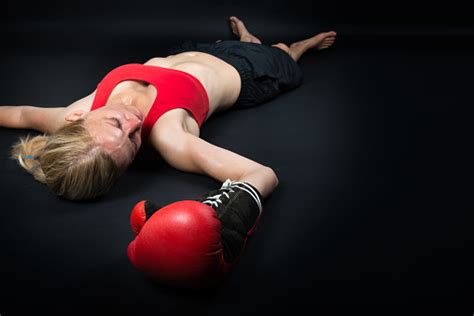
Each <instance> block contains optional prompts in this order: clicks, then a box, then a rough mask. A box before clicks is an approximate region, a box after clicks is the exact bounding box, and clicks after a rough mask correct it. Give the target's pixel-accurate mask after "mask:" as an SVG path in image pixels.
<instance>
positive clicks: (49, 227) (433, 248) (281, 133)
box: [0, 20, 474, 315]
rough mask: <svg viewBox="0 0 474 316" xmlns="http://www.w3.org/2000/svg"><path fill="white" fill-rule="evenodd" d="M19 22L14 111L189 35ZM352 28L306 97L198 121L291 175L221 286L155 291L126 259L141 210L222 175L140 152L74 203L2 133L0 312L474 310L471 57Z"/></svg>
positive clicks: (308, 70)
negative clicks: (106, 34) (330, 307)
mask: <svg viewBox="0 0 474 316" xmlns="http://www.w3.org/2000/svg"><path fill="white" fill-rule="evenodd" d="M221 23H225V22H223V21H220V20H219V21H217V20H212V21H211V22H209V25H208V27H209V29H214V28H216V29H217V28H220V27H222V26H221V25H222V24H221ZM261 27H262V29H263V26H261ZM19 30H20V31H18V32H19V34H20V37H19V39H18V37H13V35H11V34H12V33H11V32H10V33H9V34H10V35H11V36H12V37H11V38H10V39H9V40H10V43H11V44H12V45H11V46H10V47H9V48H8V49H5V50H3V52H2V53H1V58H2V59H1V63H0V74H1V75H0V80H1V81H0V82H1V86H0V92H1V98H0V103H1V104H2V105H7V104H32V105H39V106H45V107H53V106H64V105H68V104H69V103H70V102H72V101H74V100H76V99H78V98H80V97H82V96H84V95H86V94H88V93H89V92H90V91H92V90H93V89H94V88H95V85H96V84H97V82H98V81H99V80H100V78H101V77H102V76H103V75H104V74H105V73H106V72H107V71H108V70H110V69H112V68H113V67H114V66H117V65H119V64H122V63H126V62H144V61H146V60H147V59H148V58H151V57H154V56H162V55H163V54H165V52H166V48H167V47H168V46H171V45H173V44H175V43H176V42H178V41H180V40H184V39H185V37H182V38H180V37H178V36H177V37H175V38H171V37H163V38H162V39H160V33H159V32H156V34H154V35H153V34H149V33H147V34H145V35H143V36H142V37H134V40H133V41H130V42H128V43H124V40H125V39H126V38H127V34H126V33H125V34H121V35H120V36H117V37H115V38H113V37H111V38H110V39H109V41H108V42H107V45H105V44H103V42H100V41H99V40H97V42H92V43H91V42H86V38H85V37H86V36H81V34H83V33H80V32H78V31H76V32H71V33H67V32H65V33H62V32H61V31H60V30H56V29H55V30H54V31H53V30H50V31H51V32H54V34H55V35H54V37H53V36H52V35H51V33H49V31H48V29H47V27H44V28H43V29H41V30H42V31H41V30H40V31H36V33H35V31H31V33H28V32H26V31H21V29H20V28H19ZM45 30H46V31H45ZM265 30H267V31H268V29H265ZM324 30H325V29H324ZM316 31H317V32H319V31H323V29H318V30H316ZM336 31H338V29H337V28H336ZM268 32H269V33H271V32H270V31H268ZM38 34H42V35H43V36H44V38H43V39H40V38H38V37H37V35H38ZM225 34H226V35H227V33H225ZM152 35H153V36H156V37H157V40H159V43H157V44H156V45H148V44H149V43H150V38H151V37H152ZM215 35H216V36H215V37H222V33H217V34H215ZM270 35H271V34H270ZM273 35H275V34H273ZM305 35H307V34H305ZM345 35H346V34H345V33H344V32H343V31H342V32H341V33H340V37H339V38H338V40H337V42H336V44H335V45H334V47H332V48H331V49H329V50H326V51H322V52H311V53H308V54H307V55H305V56H304V57H303V58H302V60H301V61H300V65H301V67H302V70H303V73H304V83H303V85H302V86H301V87H300V88H299V89H297V90H294V91H291V92H289V93H287V94H285V95H282V96H280V97H279V98H278V99H275V100H273V101H271V102H269V103H267V104H264V105H261V106H260V107H257V108H253V109H248V110H241V111H234V110H230V111H227V112H223V113H220V114H219V115H216V116H214V117H211V119H210V120H209V121H207V122H206V123H205V124H204V126H203V128H202V130H201V137H202V138H203V139H205V140H207V141H209V142H211V143H213V144H215V145H218V146H221V147H224V148H226V149H229V150H232V151H235V152H237V153H239V154H241V155H244V156H246V157H248V158H250V159H253V160H255V161H258V162H260V163H262V164H265V165H268V166H270V167H272V168H273V169H274V170H275V171H276V173H277V175H278V176H279V180H280V186H279V187H278V188H277V189H276V190H275V191H274V193H273V194H272V196H271V197H270V198H269V199H268V200H266V201H265V203H264V215H263V218H262V221H261V224H260V226H259V228H258V230H257V231H256V233H255V234H254V235H253V237H252V240H251V243H250V244H249V246H248V248H247V251H246V253H245V255H244V256H243V258H242V259H241V261H240V263H239V264H238V265H237V266H235V269H234V271H233V273H232V275H231V276H230V277H229V279H228V281H227V282H226V283H225V284H224V285H223V286H222V287H221V288H219V289H217V290H215V291H202V292H189V291H180V290H174V289H170V288H165V287H162V286H160V285H159V284H155V283H153V282H151V281H150V280H149V279H147V278H146V277H144V276H143V275H142V274H140V272H138V271H137V270H135V269H134V268H133V267H132V265H131V264H130V263H129V261H128V259H127V255H126V249H127V245H128V243H129V242H130V241H131V240H132V238H133V235H132V231H131V229H130V226H129V215H130V210H131V208H132V207H133V205H134V204H135V203H136V202H138V201H140V200H142V199H152V200H154V201H155V202H157V203H160V204H163V205H164V204H168V203H171V202H174V201H177V200H182V199H188V198H192V197H195V196H197V195H199V194H201V193H204V192H206V191H209V190H211V189H215V188H217V187H219V186H220V184H219V183H217V182H216V181H214V180H212V179H210V178H207V177H204V176H200V175H195V174H188V173H183V172H179V171H177V170H175V169H173V168H172V167H170V166H168V165H167V164H166V163H165V162H163V161H162V160H160V159H159V157H156V159H150V157H149V156H147V157H145V156H141V157H140V158H139V159H138V160H137V161H135V163H134V164H133V165H132V166H131V168H130V169H129V170H128V171H127V173H126V175H125V176H124V177H123V178H122V179H121V180H120V182H119V183H118V184H117V185H116V186H115V187H114V188H113V190H112V192H111V193H110V194H109V195H107V196H106V197H105V198H103V199H101V200H99V201H95V202H93V203H73V202H68V201H64V200H61V199H58V198H56V197H55V196H53V195H52V194H51V193H50V192H49V191H48V189H47V188H46V187H45V186H43V185H41V184H39V183H37V182H35V181H34V180H33V179H32V177H31V176H30V175H29V174H27V173H26V172H24V171H22V170H21V169H20V168H19V167H18V166H17V165H16V163H15V161H13V160H10V159H9V148H10V146H11V145H12V144H13V143H14V142H15V141H16V140H17V139H18V137H19V136H24V135H26V134H27V133H28V131H24V130H7V129H4V128H1V129H0V157H1V164H0V175H1V183H0V200H1V201H2V202H1V203H2V207H1V212H0V240H1V245H2V251H1V270H0V280H1V281H0V283H1V287H2V292H3V294H2V298H1V301H0V302H1V304H0V313H1V314H2V315H14V314H19V313H20V312H21V311H24V310H26V308H27V306H28V308H32V310H34V311H42V312H46V313H53V312H58V313H64V314H68V313H73V312H75V311H78V310H81V309H82V308H84V310H85V311H86V312H87V313H88V314H92V313H94V312H95V311H98V310H99V308H104V310H105V311H114V312H120V311H125V312H127V311H128V312H130V313H131V312H136V313H138V312H139V311H142V310H143V309H147V310H154V311H156V312H175V311H185V310H186V311H188V310H189V311H202V312H204V313H206V314H207V315H228V314H231V315H233V314H235V315H237V314H238V315H242V314H247V313H248V312H249V311H257V312H262V313H264V312H267V311H269V310H272V311H282V310H293V311H294V310H298V309H300V308H301V309H304V308H307V307H310V308H313V307H317V306H319V305H324V304H335V305H336V306H337V305H341V304H342V305H367V306H368V305H372V304H391V305H392V304H405V303H415V304H427V305H428V306H435V305H436V304H441V303H446V304H448V303H452V304H453V306H457V307H459V306H464V305H465V304H466V303H467V302H468V298H469V297H471V298H472V285H473V283H472V281H473V280H472V272H471V271H472V260H471V259H470V253H472V246H473V243H472V242H473V233H472V221H469V219H470V215H469V214H468V213H469V212H470V211H472V201H471V197H472V158H471V157H472V152H473V149H472V135H473V128H472V117H473V112H474V111H473V110H472V73H474V61H473V59H472V54H473V50H472V48H470V47H467V46H465V45H464V46H462V45H452V46H440V45H436V44H435V42H434V41H431V39H430V41H429V42H428V41H427V42H421V43H420V42H417V41H416V40H413V42H411V44H413V45H406V46H405V45H398V44H396V43H393V42H390V41H382V42H380V43H379V44H380V45H379V44H377V42H373V41H367V40H365V41H361V42H358V41H357V36H355V35H353V34H352V35H351V36H349V35H348V34H347V35H346V37H345ZM212 36H213V34H211V33H209V32H208V33H206V36H199V35H197V36H196V37H198V39H199V40H201V39H202V40H208V39H210V38H211V37H212ZM292 36H296V35H295V34H292ZM190 37H191V36H190ZM229 37H230V35H229ZM275 38H276V36H275ZM54 39H59V40H60V42H59V43H57V42H55V40H54ZM344 39H347V41H345V40H344ZM82 43H83V45H81V44H82ZM94 43H97V46H94ZM457 44H459V43H457ZM75 45H77V46H75ZM101 45H102V46H101ZM229 168H231V166H229ZM471 307H472V305H471ZM471 312H472V310H471Z"/></svg>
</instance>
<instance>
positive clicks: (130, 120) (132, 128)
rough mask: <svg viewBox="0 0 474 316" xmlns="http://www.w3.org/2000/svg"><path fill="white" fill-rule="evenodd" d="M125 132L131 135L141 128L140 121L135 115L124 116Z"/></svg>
mask: <svg viewBox="0 0 474 316" xmlns="http://www.w3.org/2000/svg"><path fill="white" fill-rule="evenodd" d="M125 121H126V124H125V132H127V133H128V134H133V133H134V132H136V131H137V130H138V129H140V127H141V126H142V121H141V120H140V119H139V118H138V117H136V116H135V115H132V114H129V113H126V114H125Z"/></svg>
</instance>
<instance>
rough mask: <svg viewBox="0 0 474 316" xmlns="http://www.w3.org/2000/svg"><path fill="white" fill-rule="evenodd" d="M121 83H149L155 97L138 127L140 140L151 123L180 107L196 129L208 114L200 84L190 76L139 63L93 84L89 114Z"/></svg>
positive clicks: (101, 104) (206, 98) (206, 101)
mask: <svg viewBox="0 0 474 316" xmlns="http://www.w3.org/2000/svg"><path fill="white" fill-rule="evenodd" d="M124 80H140V81H145V82H148V83H150V84H152V85H153V86H154V87H155V88H156V90H157V95H156V98H155V101H154V102H153V105H152V106H151V108H150V111H149V112H148V114H147V116H146V118H145V120H144V121H143V126H142V132H141V135H142V138H144V139H147V138H148V136H149V135H150V132H151V129H152V128H153V125H155V122H156V121H157V120H158V119H159V118H160V117H161V116H162V115H163V114H165V113H166V112H168V111H170V110H172V109H176V108H183V109H186V110H189V111H190V112H191V114H192V115H193V116H194V119H195V120H196V122H197V123H198V125H199V127H200V126H201V125H202V123H203V122H204V120H205V119H206V117H207V113H208V112H209V99H208V96H207V93H206V90H205V89H204V87H203V85H202V84H201V82H200V81H199V80H198V79H196V78H195V77H194V76H192V75H190V74H188V73H186V72H183V71H180V70H176V69H169V68H162V67H158V66H150V65H142V64H126V65H123V66H119V67H117V68H115V69H113V70H112V71H110V72H109V73H108V74H107V75H106V76H105V77H104V78H103V79H102V81H101V82H100V83H99V84H98V85H97V91H96V95H95V98H94V101H93V102H92V107H91V111H94V110H96V109H98V108H100V107H103V106H104V105H105V104H106V103H107V99H108V98H109V96H110V94H111V93H112V90H113V89H114V88H115V86H116V85H117V84H119V83H120V82H121V81H124Z"/></svg>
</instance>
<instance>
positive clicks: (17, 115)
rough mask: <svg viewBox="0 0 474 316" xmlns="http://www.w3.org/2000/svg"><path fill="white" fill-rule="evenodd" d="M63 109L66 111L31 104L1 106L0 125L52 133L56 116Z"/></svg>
mask: <svg viewBox="0 0 474 316" xmlns="http://www.w3.org/2000/svg"><path fill="white" fill-rule="evenodd" d="M61 111H64V108H42V107H36V106H29V105H16V106H0V126H2V127H7V128H23V129H33V130H37V131H40V132H44V133H51V132H53V129H54V128H55V126H54V125H55V124H54V123H53V121H54V118H55V117H57V116H58V115H59V114H60V113H61Z"/></svg>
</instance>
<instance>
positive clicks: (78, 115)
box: [64, 110, 87, 122]
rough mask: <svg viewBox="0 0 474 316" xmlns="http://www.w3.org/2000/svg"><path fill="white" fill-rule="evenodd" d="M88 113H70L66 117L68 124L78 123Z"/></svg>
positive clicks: (79, 111) (78, 111)
mask: <svg viewBox="0 0 474 316" xmlns="http://www.w3.org/2000/svg"><path fill="white" fill-rule="evenodd" d="M86 114H87V112H86V111H83V110H77V111H74V112H71V113H69V114H68V115H66V117H65V118H64V119H65V120H66V121H67V122H75V121H77V120H78V119H80V118H82V117H83V116H84V115H86Z"/></svg>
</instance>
